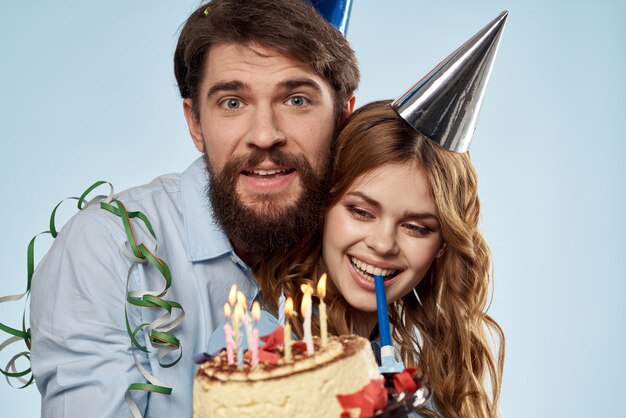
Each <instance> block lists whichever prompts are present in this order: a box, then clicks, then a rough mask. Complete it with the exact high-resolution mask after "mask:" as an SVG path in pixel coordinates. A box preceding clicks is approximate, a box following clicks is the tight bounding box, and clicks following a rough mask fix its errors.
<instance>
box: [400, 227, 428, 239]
mask: <svg viewBox="0 0 626 418" xmlns="http://www.w3.org/2000/svg"><path fill="white" fill-rule="evenodd" d="M402 226H403V227H404V229H405V230H407V231H408V233H409V234H410V235H413V236H420V237H421V236H426V235H428V234H430V233H432V232H433V230H432V229H431V228H429V227H427V226H422V225H416V224H404V225H402Z"/></svg>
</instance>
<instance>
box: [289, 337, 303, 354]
mask: <svg viewBox="0 0 626 418" xmlns="http://www.w3.org/2000/svg"><path fill="white" fill-rule="evenodd" d="M291 349H292V350H293V351H297V352H298V353H304V352H305V351H306V343H305V342H304V341H302V340H299V341H296V342H294V343H293V344H291Z"/></svg>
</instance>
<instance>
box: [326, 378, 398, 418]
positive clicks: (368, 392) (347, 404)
mask: <svg viewBox="0 0 626 418" xmlns="http://www.w3.org/2000/svg"><path fill="white" fill-rule="evenodd" d="M337 400H338V401H339V403H340V404H341V407H342V408H343V409H344V413H342V417H343V416H349V414H348V415H345V413H346V412H347V411H346V409H351V408H359V409H360V411H361V413H360V415H359V418H369V417H372V416H374V411H376V410H378V409H383V408H384V407H385V406H386V405H387V389H385V380H384V379H372V380H371V381H370V383H369V384H367V385H366V386H365V387H363V389H361V390H359V391H358V392H355V393H353V394H351V395H337Z"/></svg>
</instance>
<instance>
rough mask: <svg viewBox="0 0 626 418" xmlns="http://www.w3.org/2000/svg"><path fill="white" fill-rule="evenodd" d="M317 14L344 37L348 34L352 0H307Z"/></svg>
mask: <svg viewBox="0 0 626 418" xmlns="http://www.w3.org/2000/svg"><path fill="white" fill-rule="evenodd" d="M308 2H309V3H311V4H312V5H313V7H315V8H316V9H317V11H318V12H320V14H321V15H322V16H324V18H325V19H326V20H327V21H328V22H329V23H330V24H331V25H333V26H334V27H336V28H337V29H338V30H339V32H341V33H342V34H343V36H346V34H347V33H348V23H350V12H351V11H352V0H308Z"/></svg>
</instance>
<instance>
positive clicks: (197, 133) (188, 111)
mask: <svg viewBox="0 0 626 418" xmlns="http://www.w3.org/2000/svg"><path fill="white" fill-rule="evenodd" d="M183 111H184V112H185V119H186V120H187V126H188V127H189V134H190V135H191V139H192V140H193V143H194V145H195V146H196V148H197V149H198V151H200V152H201V153H204V139H203V138H202V125H201V124H200V119H199V118H197V117H196V115H195V114H194V111H193V102H192V101H191V99H190V98H186V99H184V100H183Z"/></svg>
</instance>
